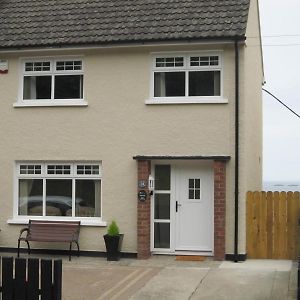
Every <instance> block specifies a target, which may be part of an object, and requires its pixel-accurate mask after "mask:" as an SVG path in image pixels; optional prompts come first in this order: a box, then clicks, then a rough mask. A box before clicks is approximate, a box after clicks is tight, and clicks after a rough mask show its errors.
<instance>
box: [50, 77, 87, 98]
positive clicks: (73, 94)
mask: <svg viewBox="0 0 300 300" xmlns="http://www.w3.org/2000/svg"><path fill="white" fill-rule="evenodd" d="M82 86H83V75H60V76H55V84H54V87H55V88H54V98H55V99H82V98H83V88H82Z"/></svg>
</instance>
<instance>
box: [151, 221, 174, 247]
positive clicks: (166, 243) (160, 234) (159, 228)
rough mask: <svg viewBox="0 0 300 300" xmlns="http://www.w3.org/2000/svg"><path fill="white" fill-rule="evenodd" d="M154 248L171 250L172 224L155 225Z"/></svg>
mask: <svg viewBox="0 0 300 300" xmlns="http://www.w3.org/2000/svg"><path fill="white" fill-rule="evenodd" d="M154 248H170V223H154Z"/></svg>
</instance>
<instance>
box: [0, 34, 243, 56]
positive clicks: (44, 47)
mask: <svg viewBox="0 0 300 300" xmlns="http://www.w3.org/2000/svg"><path fill="white" fill-rule="evenodd" d="M232 39H233V37H231V36H228V37H227V36H224V37H205V38H189V39H165V40H159V39H157V40H154V39H153V40H138V41H135V40H132V41H131V40H128V41H111V42H90V43H70V44H68V43H65V44H64V43H57V44H36V45H22V44H20V45H16V46H4V47H3V46H0V52H2V53H14V52H20V51H51V50H59V51H61V50H84V49H110V48H131V47H157V46H177V45H199V44H200V45H203V44H204V45H205V44H208V45H211V44H227V43H228V44H231V43H232ZM245 39H246V38H245V36H236V37H235V40H239V41H241V42H245Z"/></svg>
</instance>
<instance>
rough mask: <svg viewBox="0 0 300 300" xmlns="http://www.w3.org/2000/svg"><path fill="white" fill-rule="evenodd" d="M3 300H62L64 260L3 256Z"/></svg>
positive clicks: (1, 289)
mask: <svg viewBox="0 0 300 300" xmlns="http://www.w3.org/2000/svg"><path fill="white" fill-rule="evenodd" d="M1 273H2V286H1V288H0V291H1V293H2V300H39V299H41V300H61V298H62V261H61V260H54V262H53V261H52V260H50V259H42V260H41V261H40V260H39V259H36V258H32V259H28V260H26V259H25V258H16V259H15V263H14V259H13V258H12V257H3V258H2V263H1Z"/></svg>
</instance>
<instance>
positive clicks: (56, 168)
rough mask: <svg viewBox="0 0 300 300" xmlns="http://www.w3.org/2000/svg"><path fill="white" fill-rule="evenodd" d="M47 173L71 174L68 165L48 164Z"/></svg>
mask: <svg viewBox="0 0 300 300" xmlns="http://www.w3.org/2000/svg"><path fill="white" fill-rule="evenodd" d="M47 174H56V175H57V174H58V175H62V174H67V175H68V174H71V166H70V165H49V166H47Z"/></svg>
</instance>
